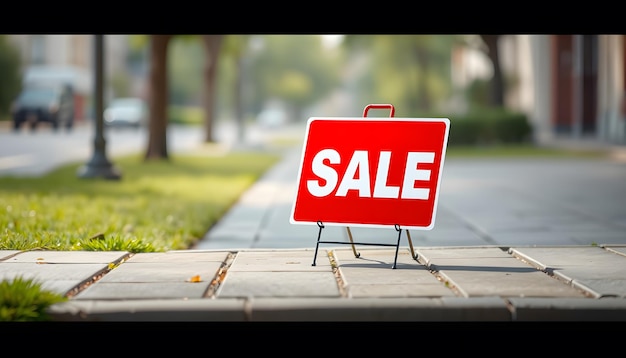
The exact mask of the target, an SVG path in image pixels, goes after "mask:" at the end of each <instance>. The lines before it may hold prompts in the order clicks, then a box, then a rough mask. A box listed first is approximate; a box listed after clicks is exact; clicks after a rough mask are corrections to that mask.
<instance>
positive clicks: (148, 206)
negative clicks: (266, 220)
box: [0, 150, 278, 252]
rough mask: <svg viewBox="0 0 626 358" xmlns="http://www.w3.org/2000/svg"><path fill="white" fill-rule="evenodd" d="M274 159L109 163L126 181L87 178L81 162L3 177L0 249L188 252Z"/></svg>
mask: <svg viewBox="0 0 626 358" xmlns="http://www.w3.org/2000/svg"><path fill="white" fill-rule="evenodd" d="M277 159H278V157H277V156H276V155H274V154H269V153H260V152H249V153H244V152H231V153H228V154H226V155H217V154H216V153H215V151H212V150H207V152H206V153H205V155H186V156H183V155H177V156H172V157H170V160H169V161H149V162H144V161H143V160H142V157H140V156H139V155H130V156H124V157H119V158H115V159H113V160H111V161H112V162H113V164H114V165H115V166H116V167H118V168H119V169H120V170H121V172H122V179H121V180H119V181H117V180H106V179H99V178H95V179H84V178H79V177H78V176H77V175H76V173H77V169H78V167H79V166H81V165H84V163H77V164H73V165H67V166H63V167H61V168H59V169H57V170H55V171H53V172H51V173H49V174H47V175H44V176H42V177H0V250H33V249H41V250H91V251H107V250H126V251H130V252H162V251H167V250H176V249H188V248H190V247H191V246H193V244H194V243H196V242H197V241H198V240H199V239H201V238H202V236H203V235H204V234H205V233H206V231H207V230H208V229H209V228H210V227H211V226H212V225H213V224H215V222H216V221H217V220H218V219H219V218H220V217H221V216H222V215H223V214H224V213H225V212H226V211H227V210H228V209H229V208H230V207H231V206H232V205H233V204H234V202H235V201H236V200H237V199H238V198H239V196H240V195H241V194H242V192H243V191H245V190H246V189H247V188H248V187H249V186H250V185H251V184H253V183H254V181H255V180H256V179H257V178H258V177H259V176H260V175H261V174H262V173H264V172H265V171H266V170H267V169H269V167H271V166H272V165H273V164H274V163H276V161H277Z"/></svg>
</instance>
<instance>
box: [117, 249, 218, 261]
mask: <svg viewBox="0 0 626 358" xmlns="http://www.w3.org/2000/svg"><path fill="white" fill-rule="evenodd" d="M228 256H229V253H228V252H225V251H219V252H211V251H198V250H172V251H167V252H144V253H137V254H134V255H133V256H131V257H130V258H129V259H128V260H126V262H125V263H127V264H134V263H141V262H158V263H181V262H182V263H185V262H221V263H225V262H226V260H227V259H228Z"/></svg>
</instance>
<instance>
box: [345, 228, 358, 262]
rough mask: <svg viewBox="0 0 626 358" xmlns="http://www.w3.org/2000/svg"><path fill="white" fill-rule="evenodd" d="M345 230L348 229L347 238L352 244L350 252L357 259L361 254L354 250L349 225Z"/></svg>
mask: <svg viewBox="0 0 626 358" xmlns="http://www.w3.org/2000/svg"><path fill="white" fill-rule="evenodd" d="M346 231H348V238H349V239H350V245H352V252H353V253H354V257H356V258H357V259H358V258H359V257H361V254H360V253H358V252H356V247H354V240H352V231H350V227H349V226H346Z"/></svg>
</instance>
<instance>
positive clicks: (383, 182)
mask: <svg viewBox="0 0 626 358" xmlns="http://www.w3.org/2000/svg"><path fill="white" fill-rule="evenodd" d="M390 157H391V152H380V156H379V158H378V169H376V183H375V184H374V197H375V198H394V199H397V198H398V192H399V191H400V188H398V187H397V186H387V175H388V174H389V158H390ZM381 169H383V170H381Z"/></svg>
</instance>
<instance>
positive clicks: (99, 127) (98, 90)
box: [78, 35, 122, 179]
mask: <svg viewBox="0 0 626 358" xmlns="http://www.w3.org/2000/svg"><path fill="white" fill-rule="evenodd" d="M103 49H104V35H95V39H94V73H95V81H94V104H95V111H94V112H95V116H96V117H95V125H96V134H95V137H94V152H93V156H92V157H91V159H90V160H89V162H87V164H85V165H84V166H82V167H80V168H79V169H78V176H79V177H81V178H95V177H100V178H105V179H121V177H122V174H121V173H120V171H119V170H118V169H117V168H115V167H114V166H113V165H112V164H111V162H109V160H108V159H107V157H106V140H105V139H104V133H103V130H104V120H103V118H102V117H103V109H104V106H103V97H104V95H103V93H104V91H103V88H104V81H103V72H104V66H103V64H104V56H103Z"/></svg>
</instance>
